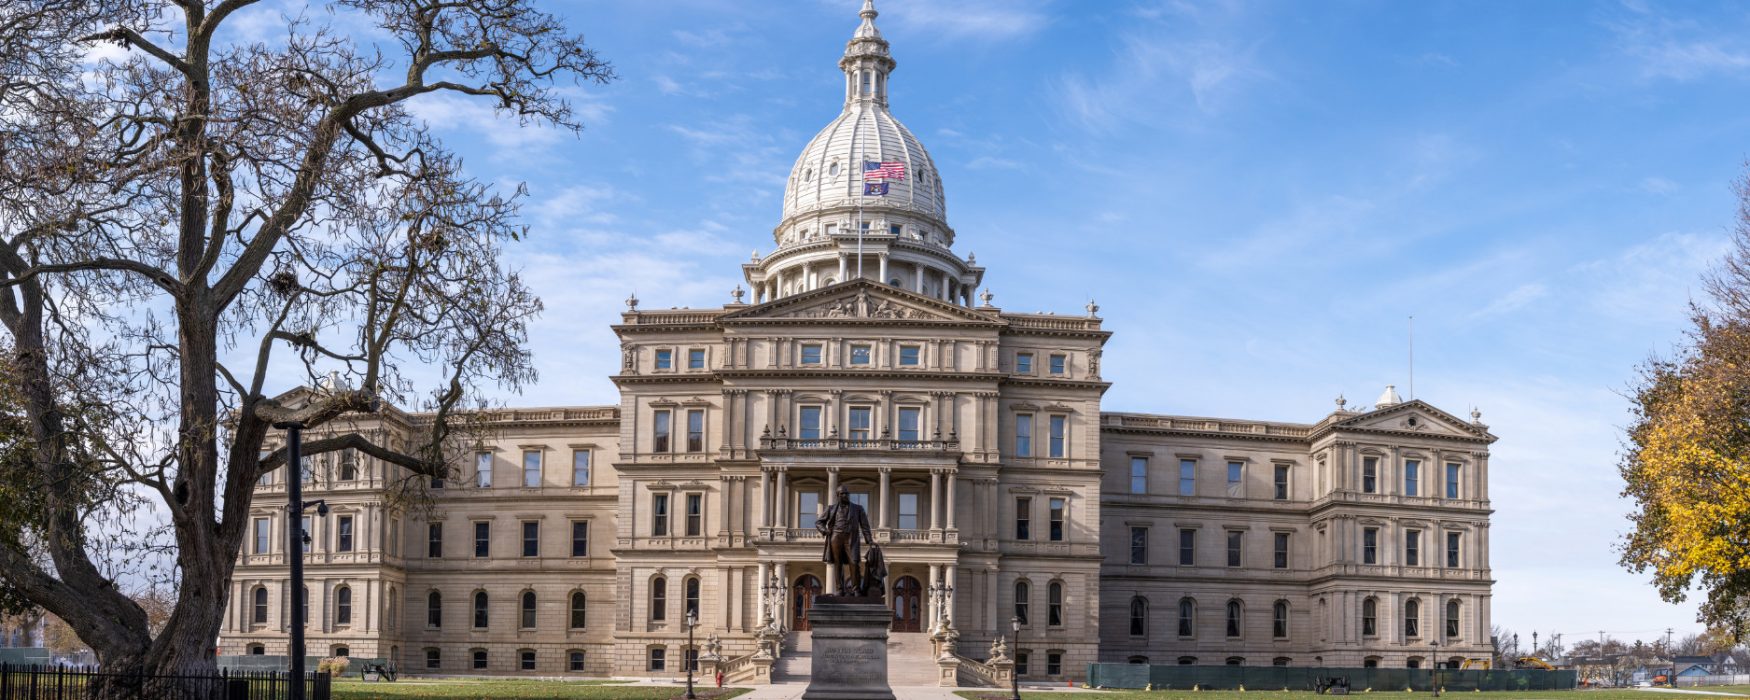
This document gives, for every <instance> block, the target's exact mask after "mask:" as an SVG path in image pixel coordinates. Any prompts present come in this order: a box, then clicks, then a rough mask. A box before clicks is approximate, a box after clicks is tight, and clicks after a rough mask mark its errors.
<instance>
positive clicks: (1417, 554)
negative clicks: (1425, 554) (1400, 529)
mask: <svg viewBox="0 0 1750 700" xmlns="http://www.w3.org/2000/svg"><path fill="white" fill-rule="evenodd" d="M1421 565H1422V531H1421V530H1405V531H1404V566H1421Z"/></svg>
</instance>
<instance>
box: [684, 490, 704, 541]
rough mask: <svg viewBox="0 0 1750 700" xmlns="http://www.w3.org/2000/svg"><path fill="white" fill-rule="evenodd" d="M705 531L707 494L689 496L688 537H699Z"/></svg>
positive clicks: (691, 494) (690, 494)
mask: <svg viewBox="0 0 1750 700" xmlns="http://www.w3.org/2000/svg"><path fill="white" fill-rule="evenodd" d="M704 531H705V494H702V493H689V494H687V536H688V537H698V536H699V535H700V534H701V533H703V532H704Z"/></svg>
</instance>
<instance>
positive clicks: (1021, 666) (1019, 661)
mask: <svg viewBox="0 0 1750 700" xmlns="http://www.w3.org/2000/svg"><path fill="white" fill-rule="evenodd" d="M1015 675H1016V676H1025V675H1027V652H1024V651H1018V652H1015Z"/></svg>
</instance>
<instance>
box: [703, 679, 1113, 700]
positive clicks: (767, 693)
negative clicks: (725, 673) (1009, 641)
mask: <svg viewBox="0 0 1750 700" xmlns="http://www.w3.org/2000/svg"><path fill="white" fill-rule="evenodd" d="M753 688H754V690H753V692H751V693H748V694H746V695H742V696H739V697H738V698H737V700H797V698H800V697H802V691H804V690H807V689H808V684H807V683H777V684H774V685H757V686H754V687H753ZM1021 688H1022V689H1023V690H1026V691H1027V692H1028V693H1036V692H1041V691H1048V690H1049V691H1060V690H1074V691H1076V692H1081V693H1089V692H1096V691H1090V690H1084V689H1081V688H1065V687H1063V686H1056V685H1054V686H1033V685H1028V684H1025V683H1023V684H1022V685H1021ZM960 690H978V689H977V688H932V687H921V686H901V687H897V688H894V689H893V695H894V697H896V698H898V700H964V699H963V698H961V697H960V696H958V695H955V694H954V693H955V692H956V691H960Z"/></svg>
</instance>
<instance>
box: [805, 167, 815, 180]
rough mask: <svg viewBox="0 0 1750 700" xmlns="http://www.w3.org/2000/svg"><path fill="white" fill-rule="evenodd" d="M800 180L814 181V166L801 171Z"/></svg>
mask: <svg viewBox="0 0 1750 700" xmlns="http://www.w3.org/2000/svg"><path fill="white" fill-rule="evenodd" d="M802 181H803V182H814V168H809V169H807V170H804V171H802Z"/></svg>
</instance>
